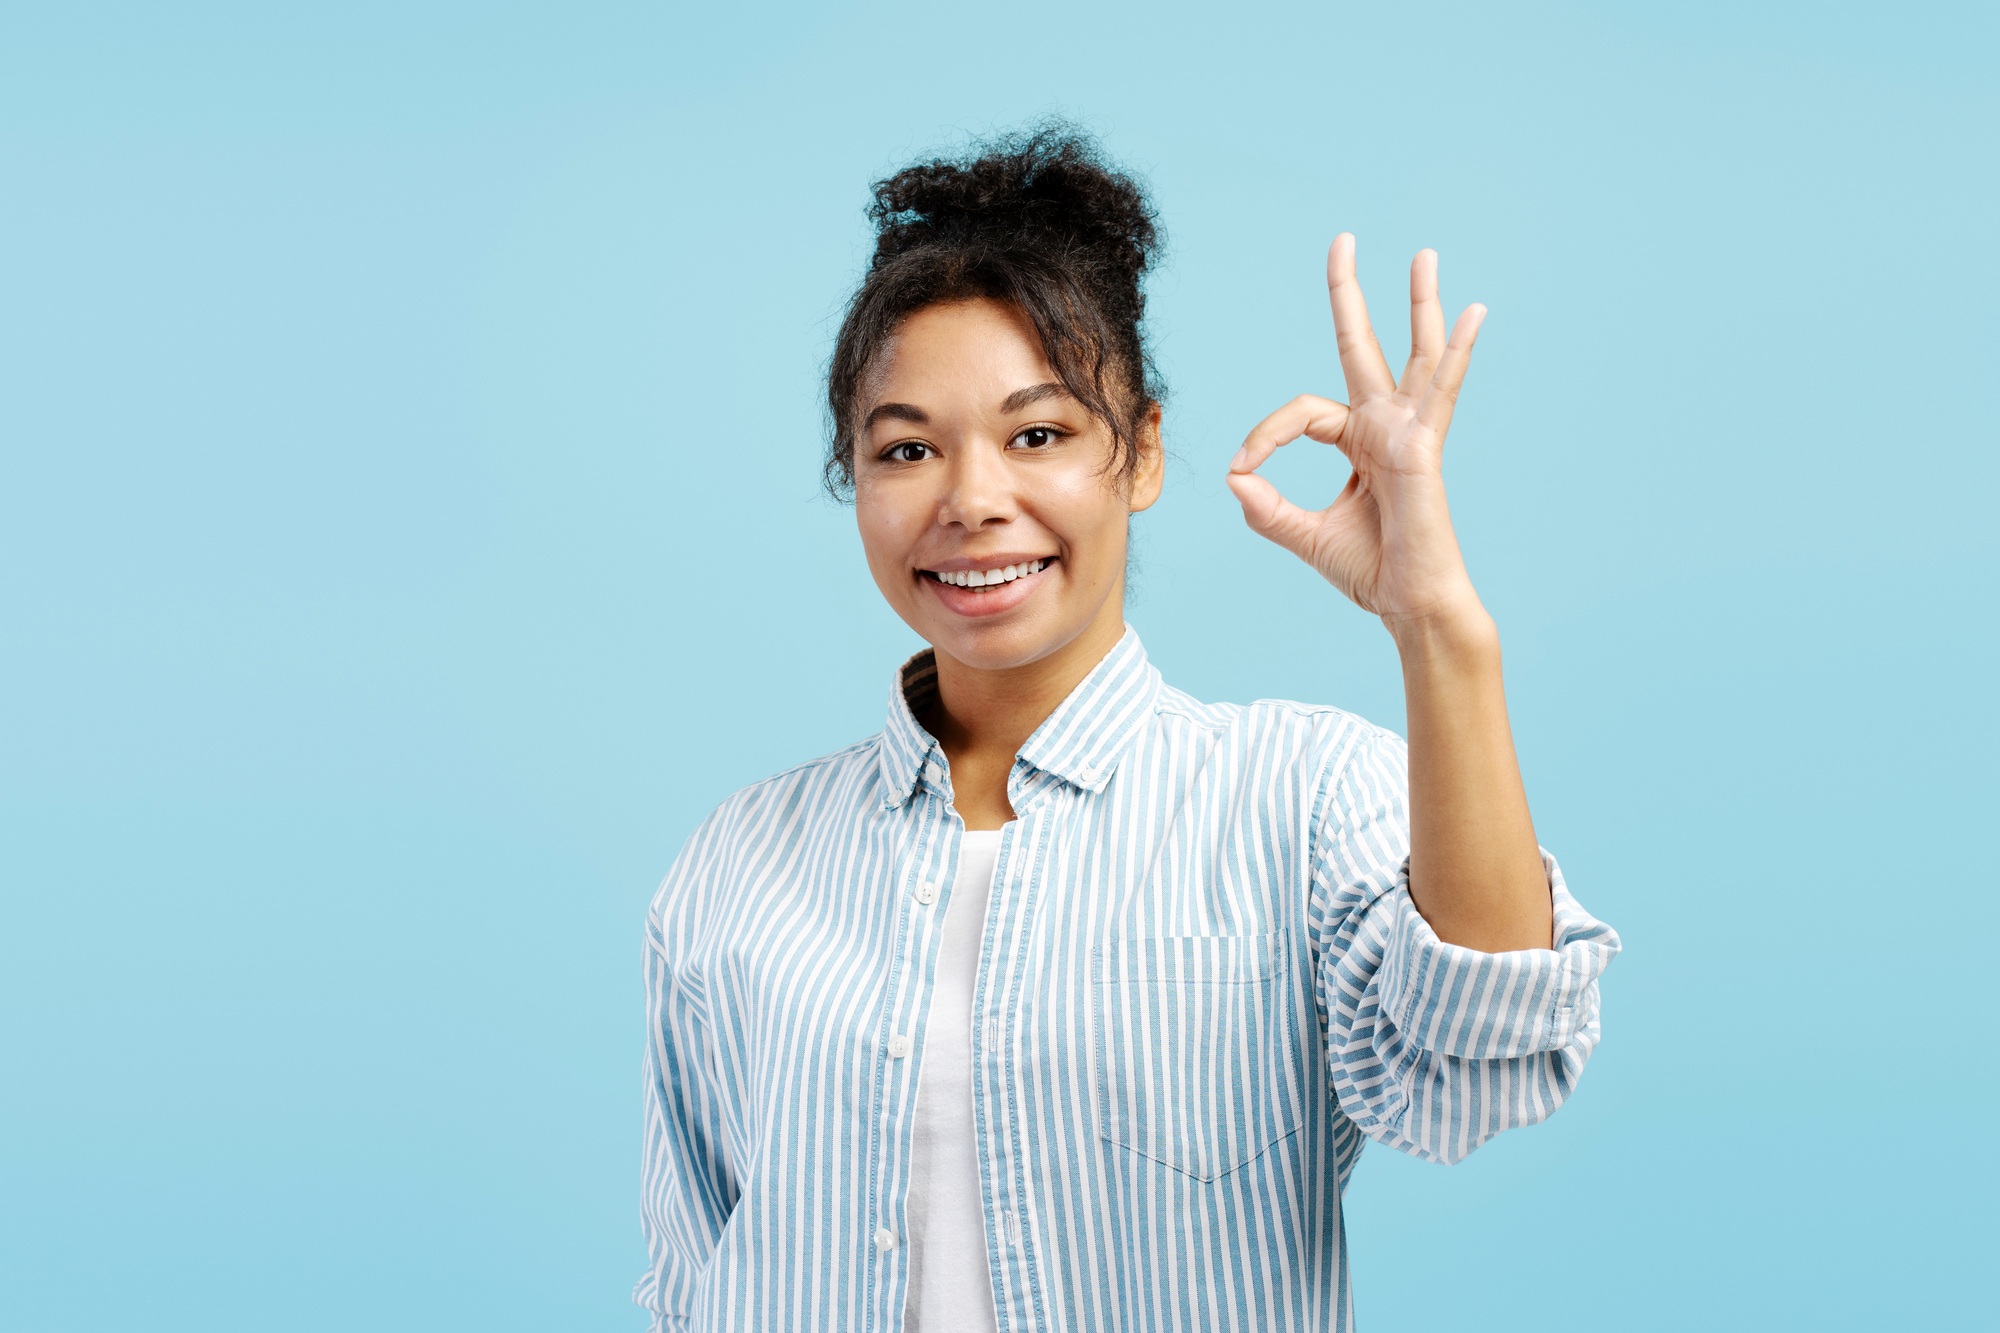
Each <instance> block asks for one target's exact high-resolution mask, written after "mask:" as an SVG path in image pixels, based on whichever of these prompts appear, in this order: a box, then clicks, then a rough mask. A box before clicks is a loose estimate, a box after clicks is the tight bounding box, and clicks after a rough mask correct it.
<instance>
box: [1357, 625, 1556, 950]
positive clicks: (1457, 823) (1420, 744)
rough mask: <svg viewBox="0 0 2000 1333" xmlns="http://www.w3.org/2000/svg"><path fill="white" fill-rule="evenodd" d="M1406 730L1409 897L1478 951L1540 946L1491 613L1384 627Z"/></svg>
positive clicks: (1537, 888) (1538, 880) (1543, 896)
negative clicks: (1399, 667)
mask: <svg viewBox="0 0 2000 1333" xmlns="http://www.w3.org/2000/svg"><path fill="white" fill-rule="evenodd" d="M1390 632H1391V633H1392V634H1393V635H1394V636H1395V639H1396V647H1397V650H1398V652H1399V653H1400V654H1401V656H1402V662H1403V689H1404V694H1405V697H1406V700H1407V706H1408V714H1409V732H1410V897H1411V899H1412V901H1414V902H1415V903H1416V907H1417V910H1418V911H1419V912H1421V913H1423V916H1424V919H1425V920H1426V921H1428V922H1429V923H1430V926H1431V929H1432V930H1434V931H1436V932H1437V935H1438V938H1439V939H1441V940H1443V941H1445V942H1446V943H1448V944H1458V945H1463V946H1465V947H1466V948H1469V949H1478V950H1482V951H1484V952H1487V953H1500V952H1504V951H1506V950H1510V949H1547V948H1549V947H1551V945H1552V943H1553V932H1554V914H1553V909H1552V907H1551V904H1550V899H1549V882H1548V875H1547V873H1546V871H1545V869H1544V868H1543V865H1542V857H1541V851H1540V848H1539V847H1538V845H1537V843H1536V841H1535V826H1534V822H1533V820H1532V819H1531V818H1530V817H1529V814H1528V798H1527V793H1526V792H1525V791H1524V790H1523V788H1522V785H1521V768H1520V764H1519V763H1518V761H1517V760H1516V759H1515V756H1514V737H1513V733H1512V731H1511V729H1510V728H1509V727H1508V724H1507V699H1506V692H1505V690H1504V688H1503V686H1502V683H1501V674H1500V636H1499V632H1498V630H1497V629H1496V628H1495V626H1494V624H1493V619H1492V617H1491V616H1489V615H1487V614H1486V611H1485V609H1484V608H1483V607H1481V606H1479V605H1478V601H1477V599H1476V598H1471V599H1469V607H1468V609H1465V610H1462V611H1458V612H1454V613H1452V614H1449V615H1438V616H1428V617H1424V618H1422V619H1418V620H1411V621H1405V622H1401V623H1392V624H1390Z"/></svg>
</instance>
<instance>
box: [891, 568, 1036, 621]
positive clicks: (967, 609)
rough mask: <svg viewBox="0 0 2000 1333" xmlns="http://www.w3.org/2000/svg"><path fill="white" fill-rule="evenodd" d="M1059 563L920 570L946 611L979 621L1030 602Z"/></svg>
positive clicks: (927, 584) (925, 581)
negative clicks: (1036, 590)
mask: <svg viewBox="0 0 2000 1333" xmlns="http://www.w3.org/2000/svg"><path fill="white" fill-rule="evenodd" d="M1056 563H1057V561H1056V558H1055V557H1054V556H1020V557H1012V558H1010V557H1005V556H992V557H986V558H982V559H979V560H977V561H974V560H969V559H959V560H954V561H951V562H950V563H949V564H947V565H945V566H944V567H941V568H938V569H925V570H920V571H918V576H919V577H920V578H921V579H922V580H923V583H924V586H925V587H927V588H929V589H930V591H931V594H932V595H933V596H935V597H936V598H937V599H938V600H939V601H940V602H942V603H943V604H944V606H945V609H946V610H948V611H951V612H953V613H954V614H956V615H961V616H966V617H969V618H973V619H979V618H983V617H986V616H997V615H999V614H1001V613H1002V612H1005V611H1011V610H1013V609H1014V608H1015V607H1017V606H1019V605H1020V604H1021V603H1023V602H1025V601H1027V600H1028V598H1030V597H1032V596H1033V595H1034V592H1035V589H1036V588H1038V587H1040V586H1041V585H1042V582H1043V581H1044V580H1045V579H1047V578H1048V577H1049V575H1050V573H1051V572H1052V571H1053V568H1054V566H1055V565H1056ZM974 566H977V567H976V568H975V567H974ZM974 580H977V582H974Z"/></svg>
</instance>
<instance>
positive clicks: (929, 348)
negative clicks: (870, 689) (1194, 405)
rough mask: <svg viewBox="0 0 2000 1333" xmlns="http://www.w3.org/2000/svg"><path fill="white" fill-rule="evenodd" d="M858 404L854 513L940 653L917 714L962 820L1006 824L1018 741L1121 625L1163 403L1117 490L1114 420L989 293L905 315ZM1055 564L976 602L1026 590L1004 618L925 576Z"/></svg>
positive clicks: (871, 556) (1152, 488)
mask: <svg viewBox="0 0 2000 1333" xmlns="http://www.w3.org/2000/svg"><path fill="white" fill-rule="evenodd" d="M1044 386H1054V387H1053V388H1049V387H1044ZM1038 389H1040V390H1041V394H1042V395H1043V396H1039V397H1034V399H1033V401H1028V402H1021V401H1020V399H1022V398H1023V397H1030V396H1033V395H1034V394H1035V391H1036V390H1038ZM1010 398H1011V399H1013V400H1014V401H1012V402H1010V401H1009V400H1010ZM862 400H863V402H864V403H865V404H866V407H864V409H863V412H864V420H865V421H866V425H865V427H864V429H863V430H862V431H861V432H860V433H859V438H858V440H857V443H856V448H855V459H854V471H855V477H854V509H855V518H856V522H857V523H858V524H859V526H860V530H861V543H862V548H863V550H864V551H865V552H866V553H867V557H868V568H869V572H870V573H872V574H873V575H874V577H875V584H876V586H877V587H878V588H880V589H881V590H882V596H883V597H884V598H886V599H887V600H888V602H889V605H890V606H892V607H894V608H895V610H896V614H897V615H899V616H901V617H902V618H903V620H904V622H905V623H906V624H908V625H909V626H910V628H911V629H913V630H915V631H916V632H917V633H918V634H919V635H921V636H922V637H923V638H924V639H925V641H926V642H928V643H930V644H931V646H932V647H933V648H934V649H935V650H936V653H937V664H938V698H939V708H938V709H937V711H936V712H935V713H934V714H933V715H932V716H929V717H925V718H921V719H919V720H920V721H922V722H923V724H924V725H925V727H926V728H928V729H929V731H930V732H931V734H932V735H934V736H936V737H937V738H938V741H939V743H940V744H941V745H942V746H943V747H944V752H945V756H946V758H947V759H948V760H949V761H950V763H951V779H952V789H953V792H954V794H955V796H956V804H957V807H958V812H959V814H960V816H961V817H962V818H963V819H964V820H965V824H966V827H967V828H973V829H994V828H999V827H1000V826H1001V825H1002V824H1003V823H1005V822H1006V821H1007V820H1009V819H1012V818H1013V817H1014V811H1013V808H1012V806H1011V805H1009V803H1008V800H1007V775H1008V772H1009V770H1010V769H1011V768H1012V767H1013V763H1014V756H1015V755H1016V754H1017V753H1018V752H1019V750H1020V748H1021V745H1022V743H1023V742H1025V741H1026V740H1027V739H1028V737H1029V736H1030V735H1031V734H1033V732H1034V730H1035V728H1036V727H1038V726H1040V725H1041V723H1042V721H1043V720H1044V719H1046V718H1047V717H1048V715H1049V714H1050V713H1052V712H1054V711H1055V709H1056V706H1057V705H1058V704H1060V703H1061V702H1062V701H1063V699H1064V698H1066V697H1067V696H1068V694H1069V692H1070V691H1071V690H1072V689H1074V688H1075V687H1076V685H1077V684H1078V683H1079V682H1080V681H1082V679H1083V678H1084V677H1085V676H1086V675H1088V674H1089V673H1090V669H1091V668H1092V667H1094V666H1096V665H1097V663H1098V662H1099V661H1101V660H1102V659H1103V657H1104V655H1105V654H1106V653H1108V652H1109V651H1110V650H1111V649H1112V647H1113V646H1114V645H1115V644H1116V643H1117V642H1118V640H1119V637H1120V636H1121V635H1122V634H1123V633H1124V629H1125V551H1126V538H1127V523H1128V520H1129V518H1130V517H1131V515H1132V514H1133V513H1136V512H1137V511H1139V510H1141V509H1144V508H1146V507H1147V506H1148V505H1151V504H1152V503H1153V501H1154V500H1156V499H1158V498H1159V494H1160V481H1161V467H1160V462H1161V453H1160V441H1159V419H1160V418H1159V409H1158V407H1157V405H1155V406H1153V407H1152V408H1151V409H1150V410H1149V412H1148V414H1147V417H1146V420H1145V422H1144V423H1143V429H1142V430H1141V432H1140V448H1141V462H1140V467H1139V469H1138V472H1137V475H1136V476H1134V477H1133V478H1132V479H1131V481H1130V482H1129V483H1128V484H1126V485H1123V486H1120V485H1119V484H1118V483H1117V482H1116V481H1115V479H1114V471H1115V469H1113V467H1112V463H1113V460H1114V451H1113V445H1114V441H1113V438H1112V434H1111V431H1110V429H1109V428H1108V427H1107V426H1106V425H1105V423H1104V422H1103V421H1101V420H1099V419H1098V418H1096V417H1094V416H1092V415H1091V414H1090V413H1089V412H1088V411H1087V410H1085V409H1084V408H1083V407H1082V406H1081V405H1080V404H1079V403H1077V402H1076V400H1075V399H1073V398H1071V397H1070V396H1069V395H1068V394H1067V393H1066V392H1063V391H1062V390H1061V388H1060V385H1059V384H1058V382H1057V380H1056V375H1055V372H1054V371H1053V370H1052V369H1051V368H1050V366H1049V363H1048V360H1047V358H1046V357H1045V356H1044V355H1043V352H1042V348H1041V344H1040V342H1039V340H1038V339H1037V338H1036V336H1035V331H1034V326H1033V325H1032V324H1030V323H1029V322H1028V321H1027V319H1026V318H1025V317H1024V316H1022V315H1021V314H1020V313H1019V312H1018V311H1016V310H1014V309H1013V308H1012V307H1010V306H1006V305H1002V304H1000V303H997V302H993V301H984V300H978V301H959V302H952V303H949V304H944V305H936V306H931V307H928V308H926V309H924V310H921V311H918V312H917V313H916V314H914V315H912V316H910V317H909V319H907V320H905V321H904V322H903V325H902V326H901V328H899V329H898V331H897V336H896V339H895V341H894V344H893V345H892V346H891V348H890V349H889V352H888V354H887V355H886V356H885V357H884V358H883V361H882V364H881V366H880V367H879V368H878V369H877V371H876V373H875V375H874V376H873V379H872V382H871V383H870V385H869V391H868V392H867V393H865V394H863V395H862ZM913 418H921V420H917V419H913ZM1049 556H1052V557H1054V564H1053V565H1051V566H1049V567H1048V568H1046V569H1045V570H1044V571H1043V572H1042V573H1040V574H1036V575H1031V576H1029V579H1028V580H1026V581H1025V582H1026V583H1027V584H1030V585H1032V586H1031V587H1023V588H1021V589H1018V590H1017V589H1014V588H1011V587H1010V588H1008V589H1006V590H1004V591H1003V592H1001V593H998V594H996V593H984V594H973V595H971V596H977V597H994V596H1004V597H1008V598H1010V599H1018V604H1017V605H1012V606H1010V607H1009V608H1008V609H1007V610H1004V611H1002V612H1000V613H999V614H994V615H968V614H963V613H961V612H960V611H957V610H954V609H952V602H951V600H949V599H951V598H952V596H953V593H951V592H941V591H940V589H939V586H938V585H937V583H936V582H935V580H932V579H930V578H929V577H928V575H927V574H926V573H925V572H924V571H926V570H936V569H940V568H968V567H972V568H988V567H991V566H993V565H995V564H997V563H1001V562H1002V558H1004V557H1049ZM955 591H956V590H954V592H955ZM1022 593H1025V594H1026V595H1025V597H1022V596H1021V594H1022ZM958 600H959V601H960V602H961V603H964V604H972V603H971V597H969V596H967V595H966V594H963V593H959V594H958Z"/></svg>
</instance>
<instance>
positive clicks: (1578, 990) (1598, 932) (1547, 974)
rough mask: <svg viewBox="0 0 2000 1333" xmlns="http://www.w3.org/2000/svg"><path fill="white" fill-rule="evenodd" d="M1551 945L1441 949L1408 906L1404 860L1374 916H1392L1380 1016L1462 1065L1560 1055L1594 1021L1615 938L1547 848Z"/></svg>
mask: <svg viewBox="0 0 2000 1333" xmlns="http://www.w3.org/2000/svg"><path fill="white" fill-rule="evenodd" d="M1542 866H1543V868H1544V869H1546V870H1547V871H1548V877H1549V896H1550V899H1551V902H1552V904H1553V906H1554V908H1555V947H1554V948H1552V949H1517V950H1513V951H1510V952H1507V953H1482V952H1481V951H1479V950H1477V949H1468V948H1466V947H1465V946H1463V945H1459V944H1446V943H1445V942H1444V941H1443V940H1441V939H1439V938H1438V937H1437V932H1436V931H1434V930H1432V929H1431V925H1430V922H1428V921H1426V920H1424V918H1423V914H1422V913H1420V912H1418V911H1417V906H1416V904H1415V903H1414V902H1412V901H1411V899H1410V863H1409V860H1408V859H1407V858H1405V859H1404V861H1403V866H1402V870H1401V871H1400V872H1399V874H1398V875H1397V879H1396V885H1395V887H1394V888H1393V889H1391V890H1390V891H1389V892H1388V893H1386V894H1384V895H1383V896H1382V898H1381V899H1379V900H1378V901H1377V902H1376V904H1375V906H1374V907H1373V908H1372V909H1371V911H1376V912H1381V911H1386V912H1389V913H1392V914H1393V915H1392V919H1391V921H1390V922H1389V923H1388V925H1389V930H1388V947H1387V949H1386V950H1385V951H1384V955H1383V959H1382V968H1381V971H1380V973H1379V974H1378V976H1377V983H1378V987H1379V991H1378V993H1379V995H1380V996H1381V1003H1382V1009H1383V1012H1384V1013H1385V1014H1386V1015H1387V1016H1388V1018H1389V1021H1390V1022H1391V1023H1392V1024H1393V1025H1394V1026H1395V1027H1396V1029H1397V1030H1398V1031H1399V1032H1401V1033H1402V1035H1403V1036H1404V1038H1405V1039H1406V1040H1408V1041H1409V1042H1410V1043H1411V1044H1413V1045H1415V1046H1417V1047H1418V1048H1420V1049H1422V1050H1426V1051H1431V1052H1433V1053H1435V1054H1438V1055H1450V1056H1458V1057H1460V1058H1462V1059H1467V1060H1505V1059H1512V1058H1516V1057H1519V1056H1524V1055H1533V1054H1536V1053H1537V1052H1542V1051H1557V1050H1561V1049H1563V1048H1564V1047H1566V1046H1568V1045H1570V1043H1572V1042H1573V1041H1575V1040H1576V1038H1577V1035H1578V1034H1579V1033H1581V1032H1583V1031H1584V1030H1585V1029H1587V1028H1590V1027H1594V1026H1595V1025H1596V1023H1597V1008H1598V995H1597V978H1598V977H1599V976H1600V975H1601V974H1602V973H1603V971H1604V969H1605V967H1606V965H1608V964H1609V963H1610V961H1611V959H1612V956H1613V955H1615V954H1616V953H1617V952H1618V949H1619V942H1618V936H1617V934H1616V932H1614V931H1613V930H1612V929H1611V927H1609V926H1607V925H1605V924H1604V923H1603V922H1601V921H1599V920H1597V919H1596V918H1595V917H1592V916H1591V915H1590V914H1589V913H1588V912H1586V911H1584V910H1583V908H1582V907H1581V906H1580V905H1578V903H1577V901H1576V899H1574V898H1572V897H1571V896H1570V894H1569V890H1568V888H1566V887H1565V886H1564V884H1563V877H1562V870H1561V869H1560V868H1559V867H1558V866H1557V865H1556V860H1555V858H1554V857H1553V856H1550V855H1549V854H1548V852H1547V851H1543V852H1542Z"/></svg>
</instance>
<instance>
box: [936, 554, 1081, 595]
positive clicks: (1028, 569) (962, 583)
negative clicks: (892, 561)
mask: <svg viewBox="0 0 2000 1333" xmlns="http://www.w3.org/2000/svg"><path fill="white" fill-rule="evenodd" d="M1055 562H1056V559H1055V557H1054V556H1045V557H1043V558H1042V559H1040V560H1028V561H1024V562H1022V563H1021V564H1017V565H1001V566H1000V567H999V568H997V569H953V570H945V571H942V572H940V571H938V570H935V569H926V570H924V571H923V575H924V577H925V578H927V579H935V580H937V581H938V582H939V583H948V584H950V585H951V586H952V587H954V588H965V589H967V590H968V591H972V592H983V591H985V590H986V589H988V588H1003V587H1005V586H1006V585H1008V584H1009V583H1012V582H1013V581H1014V580H1016V579H1021V578H1026V577H1027V576H1028V575H1030V574H1039V573H1041V572H1042V571H1043V570H1044V569H1047V568H1048V567H1049V566H1050V565H1053V564H1054V563H1055Z"/></svg>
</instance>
